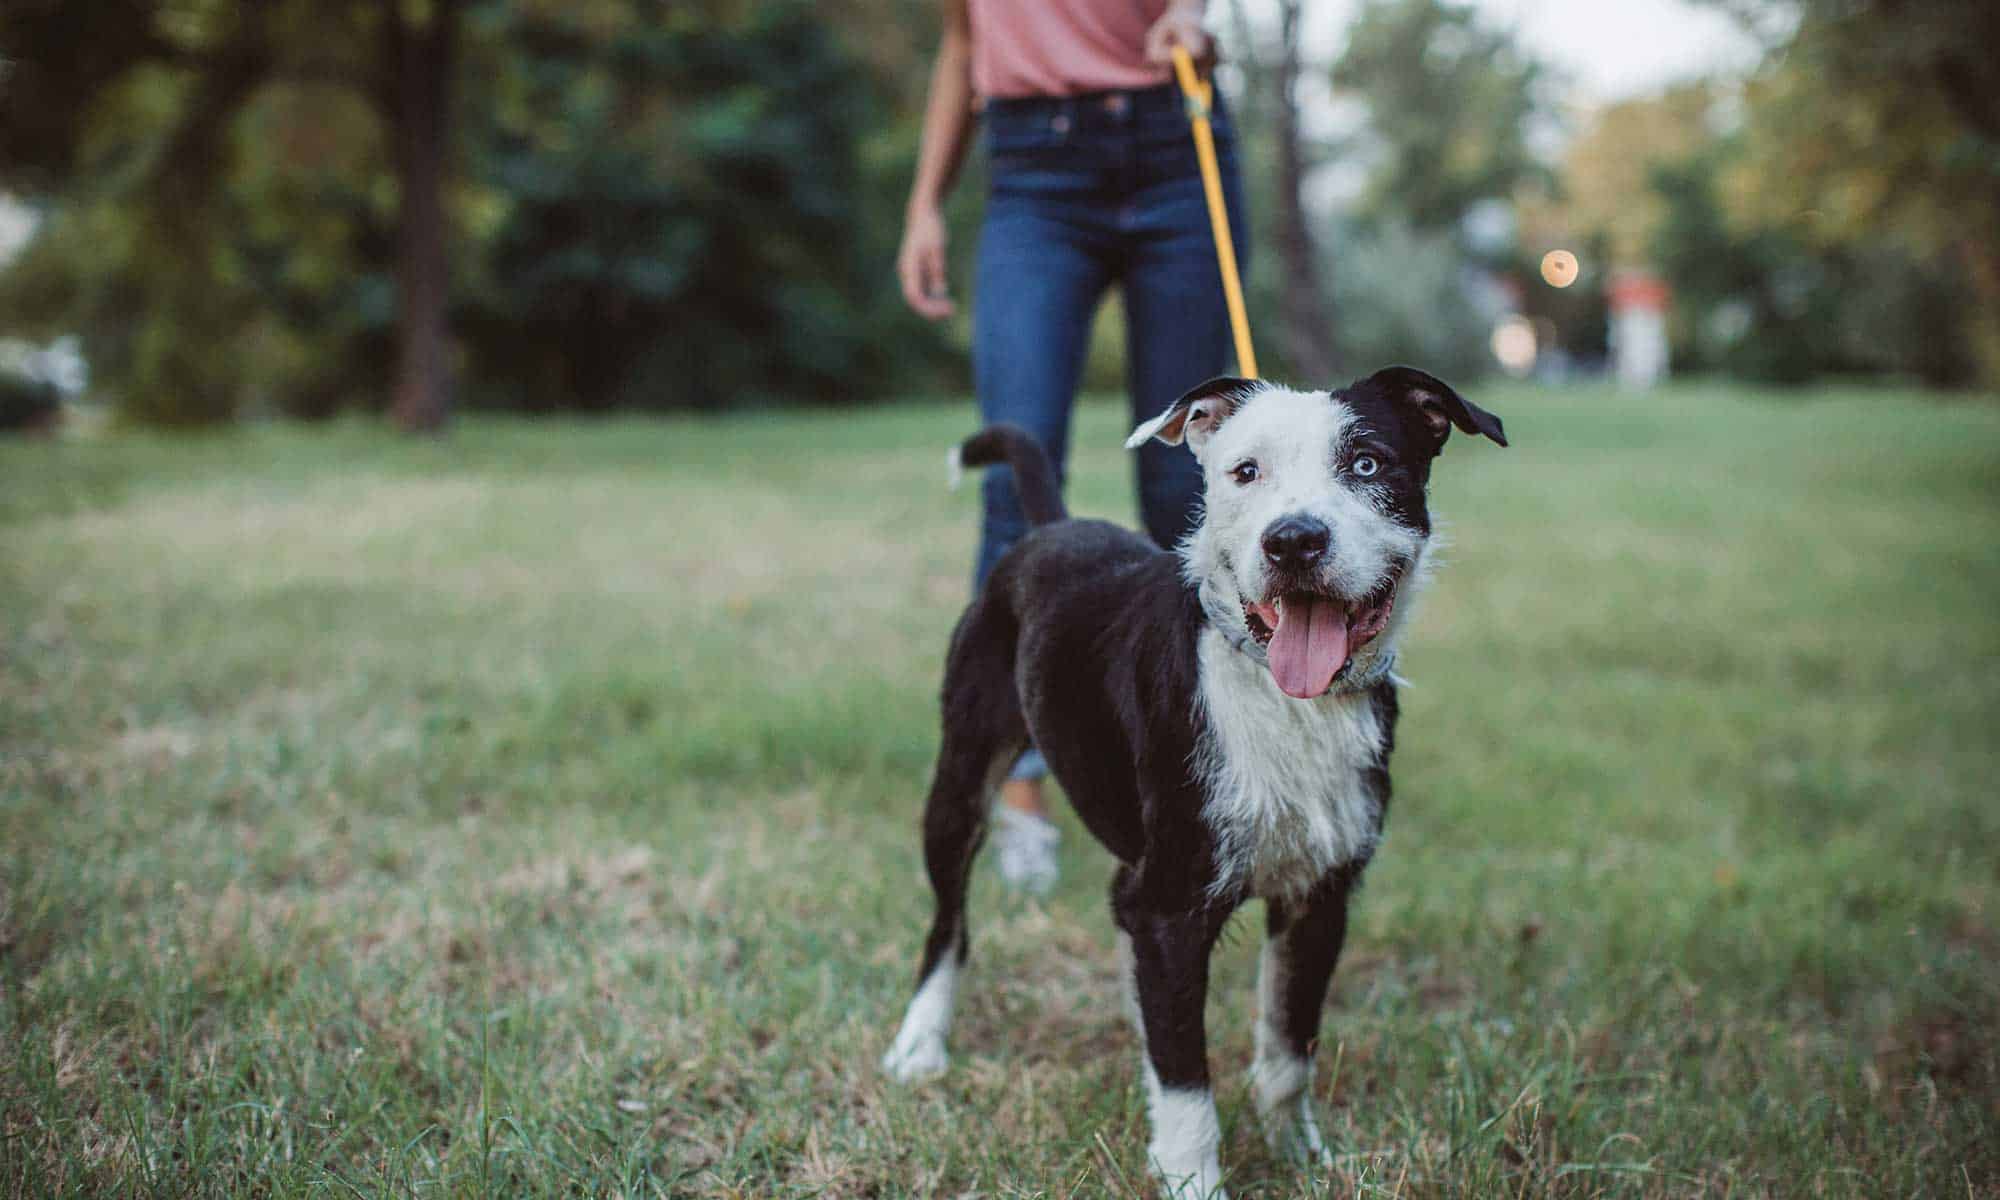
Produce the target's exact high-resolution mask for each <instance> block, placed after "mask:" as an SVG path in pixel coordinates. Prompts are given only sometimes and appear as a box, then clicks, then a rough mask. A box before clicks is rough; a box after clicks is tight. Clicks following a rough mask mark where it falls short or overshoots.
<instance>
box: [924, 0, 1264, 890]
mask: <svg viewBox="0 0 2000 1200" xmlns="http://www.w3.org/2000/svg"><path fill="white" fill-rule="evenodd" d="M1202 7H1203V0H1038V2H1028V0H945V28H944V38H943V42H942V44H941V45H940V46H939V48H938V55H937V62H936V65H935V66H934V68H933V69H932V72H931V84H930V96H929V100H928V102H927V104H926V107H925V112H924V130H923V144H922V149H921V152H920V155H919V158H918V163H917V175H916V181H915V183H914V184H913V185H912V187H911V189H910V201H909V208H908V212H907V214H906V217H905V222H904V228H903V244H902V249H901V252H900V253H899V254H898V256H897V262H896V270H897V274H898V276H899V277H900V280H901V283H902V289H903V298H904V300H905V301H907V302H908V303H909V305H910V307H911V308H912V309H914V310H916V311H917V312H918V313H920V314H922V315H923V316H925V317H929V318H931V319H933V320H936V319H941V318H944V317H948V316H950V315H951V314H952V312H953V304H952V300H951V296H950V292H949V291H948V289H947V287H946V281H945V224H944V218H943V215H942V211H941V209H942V205H943V202H944V199H945V196H946V193H947V192H948V191H949V190H950V188H951V184H952V180H953V178H954V177H955V176H956V175H957V173H958V166H959V163H960V161H961V159H962V158H963V157H964V153H965V146H966V142H967V140H968V135H969V134H970V133H971V130H972V124H973V120H974V110H975V106H977V107H978V108H979V110H980V111H981V112H983V114H984V120H985V142H986V149H987V154H988V175H989V179H990V191H989V193H988V196H987V204H986V214H985V222H984V226H983V228H982V230H981V234H980V239H979V254H978V262H977V267H976V273H975V276H974V294H973V323H972V360H973V382H974V386H975V388H976V390H977V392H978V395H979V409H980V416H981V418H982V419H983V420H984V421H985V422H986V423H989V424H990V423H992V422H995V421H1011V422H1013V423H1015V424H1017V425H1020V426H1022V427H1023V428H1025V429H1027V430H1028V431H1029V432H1031V433H1033V434H1034V435H1035V436H1036V437H1037V438H1038V439H1040V440H1041V442H1042V444H1043V446H1044V447H1045V448H1046V449H1047V450H1048V451H1049V454H1050V456H1051V457H1052V458H1053V459H1054V461H1055V464H1056V469H1057V471H1058V472H1059V473H1060V472H1062V471H1063V469H1064V459H1065V457H1066V451H1067V450H1068V444H1069V417H1070V408H1071V405H1072V402H1073V401H1074V399H1075V394H1076V384H1077V377H1078V374H1079V372H1080V371H1081V369H1082V366H1083V359H1084V354H1085V351H1086V349H1087V347H1088V342H1089V337H1090V324H1091V319H1092V317H1093V316H1094V315H1095V313H1096V310H1097V305H1098V301H1099V300H1100V299H1101V298H1102V296H1103V294H1104V290H1105V289H1106V288H1107V287H1109V286H1110V285H1111V284H1113V283H1116V284H1118V285H1120V287H1121V288H1122V289H1123V295H1124V306H1125V330H1126V350H1125V358H1126V383H1127V391H1128V393H1129V395H1130V398H1131V405H1132V424H1134V425H1136V424H1138V423H1139V422H1140V421H1142V420H1144V419H1146V418H1148V417H1151V416H1153V415H1154V414H1156V413H1158V412H1159V411H1160V410H1162V409H1164V408H1166V407H1167V405H1169V404H1171V403H1172V402H1173V401H1174V399H1175V398H1176V397H1178V396H1179V395H1180V394H1181V393H1182V392H1184V391H1186V390H1187V389H1188V388H1189V387H1192V386H1193V385H1195V384H1197V383H1199V382H1201V381H1202V380H1204V379H1207V378H1210V377H1211V376H1214V375H1219V374H1221V373H1222V371H1223V368H1224V366H1225V364H1226V363H1227V358H1228V350H1229V318H1228V312H1227V310H1226V309H1225V307H1224V301H1223V293H1222V283H1221V278H1220V275H1219V273H1218V270H1217V267H1216V262H1215V244H1214V240H1213V234H1212V233H1211V231H1210V226H1209V218H1208V210H1207V207H1206V201H1205V199H1204V197H1203V193H1202V185H1201V176H1200V174H1199V168H1198V167H1197V165H1196V161H1195V154H1194V146H1193V141H1192V139H1191V137H1190V134H1189V130H1188V123H1187V116H1186V110H1185V106H1184V102H1183V100H1182V97H1181V95H1180V92H1179V90H1178V88H1177V87H1176V86H1175V85H1174V82H1173V68H1172V49H1173V47H1174V46H1176V45H1179V46H1184V47H1186V48H1187V50H1188V52H1189V53H1190V54H1191V55H1193V56H1194V58H1195V59H1196V61H1198V62H1204V63H1206V62H1208V61H1211V60H1212V59H1213V43H1212V42H1211V40H1210V38H1209V36H1208V34H1207V33H1206V32H1205V31H1204V30H1203V29H1202ZM1214 126H1215V138H1216V149H1217V153H1218V155H1219V157H1220V159H1221V163H1222V170H1223V189H1224V193H1225V195H1226V197H1227V199H1228V205H1229V209H1230V218H1231V227H1232V233H1233V235H1234V236H1235V239H1236V242H1237V245H1238V246H1243V245H1244V244H1245V243H1244V236H1243V233H1242V229H1241V212H1242V207H1243V206H1242V201H1241V194H1240V193H1241V187H1240V185H1239V184H1238V181H1237V177H1236V160H1235V153H1234V138H1233V137H1232V135H1231V131H1230V127H1229V122H1228V120H1227V118H1226V116H1225V114H1223V112H1222V111H1221V108H1220V105H1219V104H1218V106H1217V109H1216V112H1215V113H1214ZM1138 459H1139V471H1138V474H1139V480H1138V486H1139V509H1140V513H1141V515H1142V518H1143V520H1144V522H1145V526H1146V531H1147V533H1149V534H1150V535H1151V536H1152V537H1153V539H1154V540H1155V541H1157V542H1159V543H1160V544H1161V545H1162V546H1172V545H1174V544H1175V543H1176V542H1178V541H1179V540H1180V538H1181V536H1182V535H1183V534H1185V533H1186V532H1187V531H1188V529H1189V528H1190V527H1191V525H1192V521H1193V513H1194V507H1195V505H1196V504H1197V502H1198V499H1199V497H1200V494H1201V475H1200V472H1199V470H1198V468H1197V467H1196V466H1195V462H1194V459H1193V458H1192V457H1191V456H1190V455H1188V454H1187V453H1186V452H1185V451H1183V450H1180V449H1177V448H1174V447H1169V446H1166V445H1163V444H1161V443H1158V442H1149V443H1148V444H1147V445H1146V446H1145V448H1144V449H1142V450H1140V451H1139V452H1138ZM984 486H985V512H984V519H983V522H982V525H981V528H980V543H979V559H978V563H977V566H976V568H975V578H974V582H975V586H976V585H977V584H979V583H983V582H984V581H985V578H986V574H987V572H988V571H990V570H991V569H992V567H993V564H994V562H995V561H997V560H998V559H999V557H1000V555H1001V554H1002V553H1004V552H1005V551H1006V549H1007V547H1008V546H1010V545H1012V544H1013V542H1014V541H1015V539H1017V538H1019V537H1020V536H1021V534H1022V533H1023V532H1025V531H1026V529H1027V522H1026V520H1025V519H1024V517H1023V516H1022V513H1021V508H1020V503H1019V501H1018V500H1017V499H1016V497H1015V494H1014V488H1013V482H1012V480H1011V479H1010V478H1009V477H1008V473H1007V472H1006V471H1004V470H992V471H988V472H987V473H986V478H985V484H984ZM1044 774H1046V768H1045V767H1044V766H1043V764H1042V762H1041V756H1040V755H1038V754H1036V753H1035V752H1034V751H1032V750H1031V751H1029V752H1028V753H1027V754H1026V755H1024V756H1023V757H1022V759H1021V761H1020V762H1019V763H1017V764H1016V765H1015V767H1014V770H1013V771H1012V772H1011V774H1010V776H1009V778H1008V780H1007V782H1006V784H1005V785H1004V786H1003V787H1002V788H1001V804H1000V806H999V808H998V809H997V811H996V814H995V815H996V817H997V821H996V825H995V844H996V845H997V846H998V847H999V849H1000V869H1001V874H1002V875H1003V876H1004V877H1005V878H1006V879H1007V881H1008V882H1009V883H1010V884H1012V885H1013V886H1016V887H1022V888H1026V889H1029V890H1032V891H1036V892H1045V891H1047V890H1048V889H1049V888H1050V887H1051V886H1053V885H1054V883H1055V879H1056V856H1055V848H1056V841H1057V835H1056V827H1055V825H1054V824H1053V823H1052V822H1050V821H1049V819H1048V816H1047V809H1046V807H1045V805H1044V802H1043V798H1042V788H1041V779H1042V776H1043V775H1044Z"/></svg>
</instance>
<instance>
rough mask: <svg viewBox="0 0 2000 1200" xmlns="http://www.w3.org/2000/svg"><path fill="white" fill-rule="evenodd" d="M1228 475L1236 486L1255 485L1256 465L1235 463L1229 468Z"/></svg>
mask: <svg viewBox="0 0 2000 1200" xmlns="http://www.w3.org/2000/svg"><path fill="white" fill-rule="evenodd" d="M1229 475H1230V478H1232V479H1234V480H1236V482H1237V483H1238V484H1245V483H1255V482H1256V481H1257V464H1256V463H1253V462H1240V463H1237V464H1236V465H1235V466H1233V467H1231V468H1229Z"/></svg>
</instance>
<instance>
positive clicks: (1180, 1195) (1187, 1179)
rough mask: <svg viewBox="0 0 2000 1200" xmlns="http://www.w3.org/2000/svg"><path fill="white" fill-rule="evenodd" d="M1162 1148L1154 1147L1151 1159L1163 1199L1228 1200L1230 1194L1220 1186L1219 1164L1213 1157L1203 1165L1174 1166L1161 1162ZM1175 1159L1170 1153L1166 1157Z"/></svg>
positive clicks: (1197, 1163)
mask: <svg viewBox="0 0 2000 1200" xmlns="http://www.w3.org/2000/svg"><path fill="white" fill-rule="evenodd" d="M1161 1154H1162V1148H1160V1147H1155V1148H1154V1149H1153V1150H1152V1152H1151V1154H1150V1158H1151V1159H1152V1167H1153V1177H1154V1178H1156V1179H1158V1180H1159V1181H1160V1196H1161V1198H1162V1200H1229V1192H1228V1190H1227V1189H1226V1188H1224V1187H1223V1186H1222V1165H1221V1164H1220V1163H1219V1162H1217V1161H1216V1158H1215V1155H1214V1154H1212V1153H1211V1154H1209V1155H1208V1156H1207V1161H1205V1162H1191V1163H1190V1162H1182V1163H1173V1162H1168V1161H1165V1160H1164V1159H1162V1157H1161ZM1172 1157H1174V1156H1173V1154H1172V1152H1171V1151H1168V1152H1167V1158H1172Z"/></svg>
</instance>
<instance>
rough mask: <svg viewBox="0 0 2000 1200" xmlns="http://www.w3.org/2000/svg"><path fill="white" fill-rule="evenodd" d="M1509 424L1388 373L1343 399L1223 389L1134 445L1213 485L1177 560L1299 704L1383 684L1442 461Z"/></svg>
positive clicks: (1245, 386)
mask: <svg viewBox="0 0 2000 1200" xmlns="http://www.w3.org/2000/svg"><path fill="white" fill-rule="evenodd" d="M1453 426H1457V427H1458V428H1459V429H1460V430H1463V431H1464V432H1466V433H1468V434H1480V435H1483V436H1485V437H1488V438H1491V439H1493V440H1494V441H1496V442H1498V443H1500V444H1501V445H1503V446H1504V445H1506V444H1507V436H1506V434H1505V432H1504V431H1503V430H1502V428H1501V425H1500V418H1498V417H1496V416H1494V415H1493V414H1492V413H1489V412H1487V411H1486V410H1484V409H1482V408H1480V407H1478V406H1477V405H1475V404H1473V403H1471V402H1470V401H1468V400H1466V399H1464V398H1463V397H1461V396H1460V395H1459V394H1458V393H1457V392H1455V391H1453V390H1452V389H1451V387H1450V386H1449V385H1447V384H1446V383H1445V382H1444V381H1443V380H1440V379H1438V378H1436V377H1435V376H1432V375H1427V374H1425V373H1424V372H1422V371H1419V370H1416V369H1414V368H1412V367H1389V368H1386V369H1384V370H1381V371H1377V372H1376V373H1375V374H1373V375H1370V376H1369V377H1368V378H1367V379H1364V380H1361V381H1359V382H1356V383H1354V384H1352V385H1351V386H1349V387H1347V388H1344V389H1342V390H1340V391H1337V392H1301V391H1294V390H1293V389H1291V388H1286V387H1279V386H1276V385H1274V384H1269V383H1263V382H1258V381H1253V380H1246V379H1230V378H1222V379H1213V380H1210V381H1209V382H1207V383H1204V384H1202V385H1201V386H1200V387H1197V388H1195V389H1194V390H1193V391H1190V392H1189V393H1188V394H1187V395H1185V396H1182V397H1181V398H1180V399H1179V400H1177V401H1175V402H1174V404H1173V406H1172V407H1171V408H1169V409H1167V411H1165V412H1163V413H1161V414H1160V415H1159V416H1157V417H1155V418H1153V419H1152V420H1150V421H1148V422H1146V423H1145V424H1143V425H1141V426H1139V427H1138V428H1137V429H1135V430H1133V432H1132V436H1131V438H1130V439H1129V440H1128V441H1127V442H1126V445H1128V446H1135V447H1136V446H1139V445H1141V444H1143V443H1144V442H1145V441H1146V439H1147V438H1159V439H1160V440H1161V441H1163V442H1167V443H1169V444H1171V445H1178V444H1180V443H1181V442H1183V441H1185V442H1186V443H1187V445H1188V447H1189V449H1191V450H1193V451H1194V456H1195V458H1196V459H1198V460H1199V461H1200V462H1201V465H1202V471H1203V474H1204V475H1205V477H1206V480H1207V486H1206V491H1205V503H1204V508H1205V512H1204V516H1203V519H1202V523H1201V525H1200V527H1199V528H1197V529H1196V530H1195V532H1194V533H1193V534H1191V535H1190V536H1189V538H1188V540H1187V542H1186V543H1185V544H1183V545H1182V547H1181V554H1182V556H1183V558H1184V560H1185V562H1186V565H1187V571H1188V574H1189V577H1190V578H1191V579H1192V580H1193V582H1194V583H1195V585H1196V586H1197V587H1198V588H1200V589H1201V593H1202V602H1203V604H1204V606H1205V607H1206V608H1207V610H1208V612H1209V616H1210V619H1211V620H1213V621H1216V622H1218V623H1221V624H1223V625H1225V626H1226V627H1227V628H1226V629H1225V632H1231V633H1237V634H1241V635H1243V636H1239V637H1233V638H1232V639H1231V640H1232V641H1235V642H1237V643H1238V644H1239V645H1241V646H1242V647H1243V648H1244V650H1245V652H1247V653H1250V654H1252V655H1258V656H1261V657H1262V658H1263V659H1264V661H1265V662H1266V664H1267V665H1268V666H1269V667H1270V671H1271V677H1272V678H1273V679H1274V680H1275V681H1276V682H1277V685H1278V687H1279V688H1280V689H1281V690H1282V691H1283V692H1284V693H1285V694H1286V695H1288V696H1294V697H1297V698H1299V699H1310V698H1312V697H1315V696H1319V695H1322V694H1324V693H1325V692H1326V691H1327V690H1328V689H1330V688H1331V687H1332V686H1333V684H1334V681H1335V680H1336V679H1339V678H1342V677H1343V676H1345V677H1348V678H1355V679H1363V678H1370V677H1372V676H1373V674H1374V668H1376V667H1377V666H1382V667H1383V668H1384V669H1386V664H1387V662H1388V661H1389V659H1388V655H1389V653H1390V651H1391V649H1392V647H1393V645H1394V641H1395V634H1396V632H1397V630H1398V629H1399V628H1400V625H1401V620H1400V613H1399V611H1398V609H1399V602H1401V607H1403V608H1407V605H1408V602H1409V601H1410V600H1411V599H1412V598H1413V592H1414V588H1415V584H1416V580H1417V576H1418V568H1419V567H1420V565H1421V563H1422V560H1423V554H1424V548H1425V546H1426V545H1428V543H1429V541H1430V535H1431V520H1430V512H1429V510H1428V509H1427V508H1426V507H1425V503H1424V499H1425V488H1426V486H1427V485H1428V483H1429V482H1430V471H1431V460H1432V459H1434V458H1436V457H1437V455H1438V452H1439V451H1441V450H1443V449H1444V443H1445V438H1446V437H1447V436H1448V435H1449V434H1450V433H1451V430H1452V427H1453Z"/></svg>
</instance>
